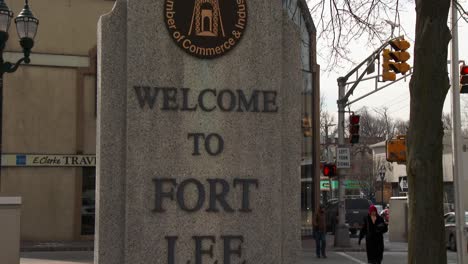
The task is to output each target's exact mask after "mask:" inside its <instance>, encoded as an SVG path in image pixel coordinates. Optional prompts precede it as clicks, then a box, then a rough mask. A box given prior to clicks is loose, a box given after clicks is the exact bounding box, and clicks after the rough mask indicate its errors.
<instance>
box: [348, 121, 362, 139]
mask: <svg viewBox="0 0 468 264" xmlns="http://www.w3.org/2000/svg"><path fill="white" fill-rule="evenodd" d="M360 119H361V116H359V115H355V114H352V115H350V116H349V142H350V143H351V144H356V143H359V121H360Z"/></svg>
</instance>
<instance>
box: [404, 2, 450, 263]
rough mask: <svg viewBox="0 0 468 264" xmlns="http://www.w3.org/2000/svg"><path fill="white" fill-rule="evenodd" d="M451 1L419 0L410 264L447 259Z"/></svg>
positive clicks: (412, 124)
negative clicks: (445, 154) (445, 123)
mask: <svg viewBox="0 0 468 264" xmlns="http://www.w3.org/2000/svg"><path fill="white" fill-rule="evenodd" d="M449 8H450V0H417V1H416V41H415V47H414V73H413V76H412V78H411V82H410V94H411V108H410V109H411V110H410V128H409V131H408V141H407V142H408V143H407V145H408V157H407V174H408V182H409V224H410V228H409V229H410V230H409V231H410V232H409V241H408V242H409V243H408V249H409V250H408V263H410V264H419V263H424V264H443V263H447V253H446V249H445V234H444V219H443V213H444V211H443V175H442V148H443V145H442V138H443V135H444V131H443V127H442V108H443V105H444V101H445V97H446V95H447V92H448V90H449V79H448V72H447V51H448V43H449V41H450V37H451V35H450V31H449V28H448V27H447V19H448V13H449Z"/></svg>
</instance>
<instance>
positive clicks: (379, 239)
mask: <svg viewBox="0 0 468 264" xmlns="http://www.w3.org/2000/svg"><path fill="white" fill-rule="evenodd" d="M387 231H388V227H387V224H386V223H385V220H384V219H383V218H382V217H381V216H380V215H378V214H377V208H376V207H375V206H374V205H371V206H370V207H369V215H367V216H366V217H365V218H364V223H363V225H362V228H361V232H360V233H359V242H358V243H359V245H360V244H361V240H362V239H363V238H364V237H366V252H367V263H371V264H380V263H382V259H383V251H384V241H383V234H384V233H385V232H387Z"/></svg>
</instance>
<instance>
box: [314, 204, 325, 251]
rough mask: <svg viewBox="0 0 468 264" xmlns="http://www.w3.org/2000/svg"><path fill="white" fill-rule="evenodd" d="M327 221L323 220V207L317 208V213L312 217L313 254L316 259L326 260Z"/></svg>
mask: <svg viewBox="0 0 468 264" xmlns="http://www.w3.org/2000/svg"><path fill="white" fill-rule="evenodd" d="M326 234H327V221H326V219H325V208H324V207H323V205H320V206H319V209H318V210H317V213H315V217H314V238H315V253H316V256H317V258H320V256H322V258H327V254H326V253H325V249H326V247H327V240H326V238H325V236H326Z"/></svg>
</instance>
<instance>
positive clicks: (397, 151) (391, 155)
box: [386, 136, 406, 164]
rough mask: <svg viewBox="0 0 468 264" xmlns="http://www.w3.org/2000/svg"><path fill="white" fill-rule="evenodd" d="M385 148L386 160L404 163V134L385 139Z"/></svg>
mask: <svg viewBox="0 0 468 264" xmlns="http://www.w3.org/2000/svg"><path fill="white" fill-rule="evenodd" d="M386 149H387V151H386V154H387V161H388V162H396V163H398V164H402V163H406V136H397V137H396V138H392V139H389V140H387V142H386Z"/></svg>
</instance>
